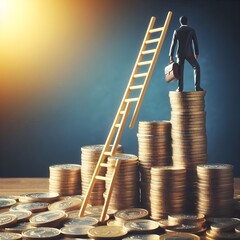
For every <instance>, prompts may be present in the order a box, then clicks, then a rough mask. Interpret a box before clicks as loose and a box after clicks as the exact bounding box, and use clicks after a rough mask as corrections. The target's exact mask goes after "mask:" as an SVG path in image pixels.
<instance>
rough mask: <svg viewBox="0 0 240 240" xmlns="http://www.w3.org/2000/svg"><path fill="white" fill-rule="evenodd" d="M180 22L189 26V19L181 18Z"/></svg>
mask: <svg viewBox="0 0 240 240" xmlns="http://www.w3.org/2000/svg"><path fill="white" fill-rule="evenodd" d="M179 22H180V24H181V25H187V24H188V19H187V17H186V16H181V17H180V18H179Z"/></svg>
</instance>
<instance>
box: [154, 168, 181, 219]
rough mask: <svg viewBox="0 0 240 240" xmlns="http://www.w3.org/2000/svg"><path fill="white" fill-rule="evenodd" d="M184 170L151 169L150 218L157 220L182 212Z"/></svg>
mask: <svg viewBox="0 0 240 240" xmlns="http://www.w3.org/2000/svg"><path fill="white" fill-rule="evenodd" d="M185 181H186V170H185V169H183V168H177V167H172V166H168V167H167V166H166V167H153V168H152V169H151V187H150V200H151V218H152V219H154V220H159V219H163V218H167V216H168V215H169V214H178V213H183V212H184V206H185V205H184V204H185V200H186V199H185V188H186V182H185Z"/></svg>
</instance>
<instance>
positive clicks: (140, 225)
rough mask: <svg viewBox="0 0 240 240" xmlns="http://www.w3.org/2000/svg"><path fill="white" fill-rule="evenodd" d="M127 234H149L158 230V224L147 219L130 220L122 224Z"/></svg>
mask: <svg viewBox="0 0 240 240" xmlns="http://www.w3.org/2000/svg"><path fill="white" fill-rule="evenodd" d="M124 227H125V228H126V229H127V230H128V231H129V232H150V231H155V230H157V229H158V228H159V223H158V222H155V221H152V220H148V219H137V220H131V221H128V222H126V223H125V224H124Z"/></svg>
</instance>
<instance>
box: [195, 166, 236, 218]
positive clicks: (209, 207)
mask: <svg viewBox="0 0 240 240" xmlns="http://www.w3.org/2000/svg"><path fill="white" fill-rule="evenodd" d="M197 175H198V205H197V207H198V212H200V213H203V214H205V215H206V216H207V217H232V216H233V213H234V198H233V197H234V185H233V183H234V179H233V166H232V165H229V164H203V165H199V166H197Z"/></svg>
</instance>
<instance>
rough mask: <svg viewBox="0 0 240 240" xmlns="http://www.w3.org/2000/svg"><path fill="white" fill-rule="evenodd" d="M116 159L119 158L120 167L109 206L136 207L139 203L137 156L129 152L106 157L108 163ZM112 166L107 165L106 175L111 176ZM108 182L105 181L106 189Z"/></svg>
mask: <svg viewBox="0 0 240 240" xmlns="http://www.w3.org/2000/svg"><path fill="white" fill-rule="evenodd" d="M116 159H119V160H120V167H119V170H118V173H117V176H116V180H115V183H114V188H113V192H112V197H111V200H110V204H109V208H111V209H116V210H121V209H124V208H131V207H136V206H137V205H138V203H139V186H138V181H139V173H138V158H137V156H135V155H131V154H116V155H115V156H112V157H108V163H109V164H110V165H111V164H112V165H114V164H115V161H116ZM113 170H114V168H112V167H108V169H107V174H106V177H109V178H111V176H112V171H113ZM108 186H109V182H108V181H107V182H106V188H107V189H108Z"/></svg>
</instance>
